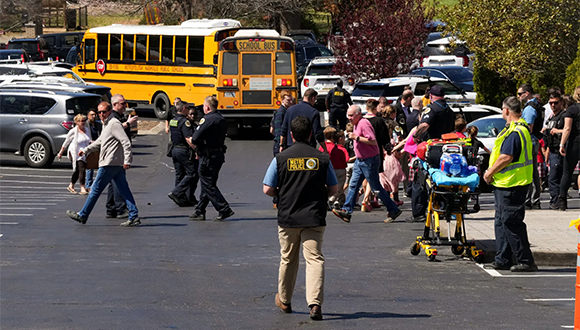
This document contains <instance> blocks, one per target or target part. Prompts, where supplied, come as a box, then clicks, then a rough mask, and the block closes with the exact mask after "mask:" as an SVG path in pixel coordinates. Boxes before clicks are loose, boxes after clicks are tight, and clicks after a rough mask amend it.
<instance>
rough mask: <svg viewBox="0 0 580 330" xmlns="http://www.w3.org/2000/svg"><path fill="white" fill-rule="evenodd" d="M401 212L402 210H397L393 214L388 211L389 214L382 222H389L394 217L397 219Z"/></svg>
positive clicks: (393, 219)
mask: <svg viewBox="0 0 580 330" xmlns="http://www.w3.org/2000/svg"><path fill="white" fill-rule="evenodd" d="M401 213H403V211H402V210H399V211H397V212H396V213H395V214H391V213H389V216H388V217H387V218H386V219H385V221H383V222H384V223H391V222H393V221H395V219H397V218H398V217H399V216H400V215H401Z"/></svg>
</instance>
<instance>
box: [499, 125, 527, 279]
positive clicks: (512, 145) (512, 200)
mask: <svg viewBox="0 0 580 330" xmlns="http://www.w3.org/2000/svg"><path fill="white" fill-rule="evenodd" d="M532 149H533V148H532V139H531V137H530V132H529V129H528V127H527V125H526V122H525V120H523V119H521V118H520V119H519V120H518V121H512V122H511V123H509V124H508V125H506V128H504V129H503V130H502V131H501V132H500V133H499V135H498V137H497V139H496V140H495V143H494V146H493V150H492V152H491V155H490V157H489V166H490V168H491V166H492V165H493V164H494V163H495V162H496V161H497V159H498V158H499V156H500V154H505V155H510V156H513V157H514V158H513V160H512V162H511V163H510V164H508V165H507V166H506V167H504V168H503V169H501V170H500V171H499V172H498V173H496V174H494V176H493V182H492V184H493V185H494V186H495V190H494V197H495V242H496V250H497V252H496V255H495V267H496V268H502V269H504V268H508V267H509V266H510V265H511V264H512V257H513V255H515V257H516V260H517V263H518V264H523V265H527V266H529V267H536V266H535V264H534V258H533V256H532V252H531V250H530V243H529V241H528V234H527V230H526V224H525V223H524V217H525V212H526V211H525V206H524V203H525V201H526V192H527V191H528V188H529V185H530V183H532V172H533V157H535V155H533V153H532ZM512 270H513V269H512Z"/></svg>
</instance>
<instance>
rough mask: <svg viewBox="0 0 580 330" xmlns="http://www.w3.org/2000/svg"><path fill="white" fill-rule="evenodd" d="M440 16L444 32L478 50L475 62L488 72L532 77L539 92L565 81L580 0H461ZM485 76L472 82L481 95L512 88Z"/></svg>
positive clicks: (578, 30)
mask: <svg viewBox="0 0 580 330" xmlns="http://www.w3.org/2000/svg"><path fill="white" fill-rule="evenodd" d="M443 19H444V21H445V22H447V23H448V25H447V31H448V32H451V33H453V34H455V35H459V36H460V38H461V39H462V40H464V41H466V42H467V45H468V46H469V47H470V49H471V50H473V51H475V53H476V54H478V56H477V61H479V62H480V63H477V65H478V66H479V67H480V68H485V69H486V70H489V72H487V71H486V72H485V74H486V75H490V76H492V75H493V74H494V73H497V75H499V76H500V77H502V79H504V80H505V81H513V82H517V83H521V82H530V83H532V85H533V86H534V89H536V90H537V91H538V92H541V93H545V91H546V89H547V88H548V87H551V86H563V83H564V77H565V75H564V73H565V71H566V68H567V67H568V65H570V64H571V63H572V61H573V58H574V56H575V52H576V49H577V43H578V39H579V38H580V6H578V0H545V1H540V0H503V1H496V0H459V2H458V3H457V4H456V5H455V6H453V7H449V8H447V9H446V10H445V13H444V14H443ZM480 55H481V56H480ZM488 79H489V77H479V79H478V80H477V82H475V81H474V83H475V88H476V90H477V91H478V93H483V94H484V95H485V96H483V97H482V99H483V100H488V99H489V95H491V94H493V93H497V94H501V95H503V94H507V93H510V95H513V94H514V93H515V90H514V89H513V87H514V86H511V85H510V84H503V83H497V84H488V83H484V81H488ZM478 83H479V84H482V85H479V86H478ZM516 86H517V84H516ZM502 88H510V90H502ZM492 100H493V99H492ZM494 103H495V101H494Z"/></svg>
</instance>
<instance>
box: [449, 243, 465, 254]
mask: <svg viewBox="0 0 580 330" xmlns="http://www.w3.org/2000/svg"><path fill="white" fill-rule="evenodd" d="M463 250H465V248H464V247H463V245H452V246H451V252H452V253H453V254H454V255H456V256H460V255H461V254H463Z"/></svg>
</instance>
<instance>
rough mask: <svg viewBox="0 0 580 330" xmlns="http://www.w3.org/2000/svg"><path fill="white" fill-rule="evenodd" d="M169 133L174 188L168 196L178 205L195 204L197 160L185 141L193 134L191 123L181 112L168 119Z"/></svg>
mask: <svg viewBox="0 0 580 330" xmlns="http://www.w3.org/2000/svg"><path fill="white" fill-rule="evenodd" d="M169 133H170V134H171V141H172V144H173V150H172V152H171V158H172V159H173V167H174V168H175V188H174V189H173V191H171V193H170V198H171V199H173V201H174V202H175V203H177V205H179V206H193V205H195V204H197V199H196V198H195V189H196V188H197V182H198V180H199V176H198V174H197V166H198V161H197V160H196V159H195V158H196V157H195V152H194V151H193V149H191V147H190V146H189V144H188V143H187V141H186V138H190V137H192V136H193V125H192V124H191V122H190V121H189V120H188V119H187V118H186V117H185V116H184V115H182V114H181V113H178V114H176V115H175V117H174V118H173V119H171V120H170V121H169Z"/></svg>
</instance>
